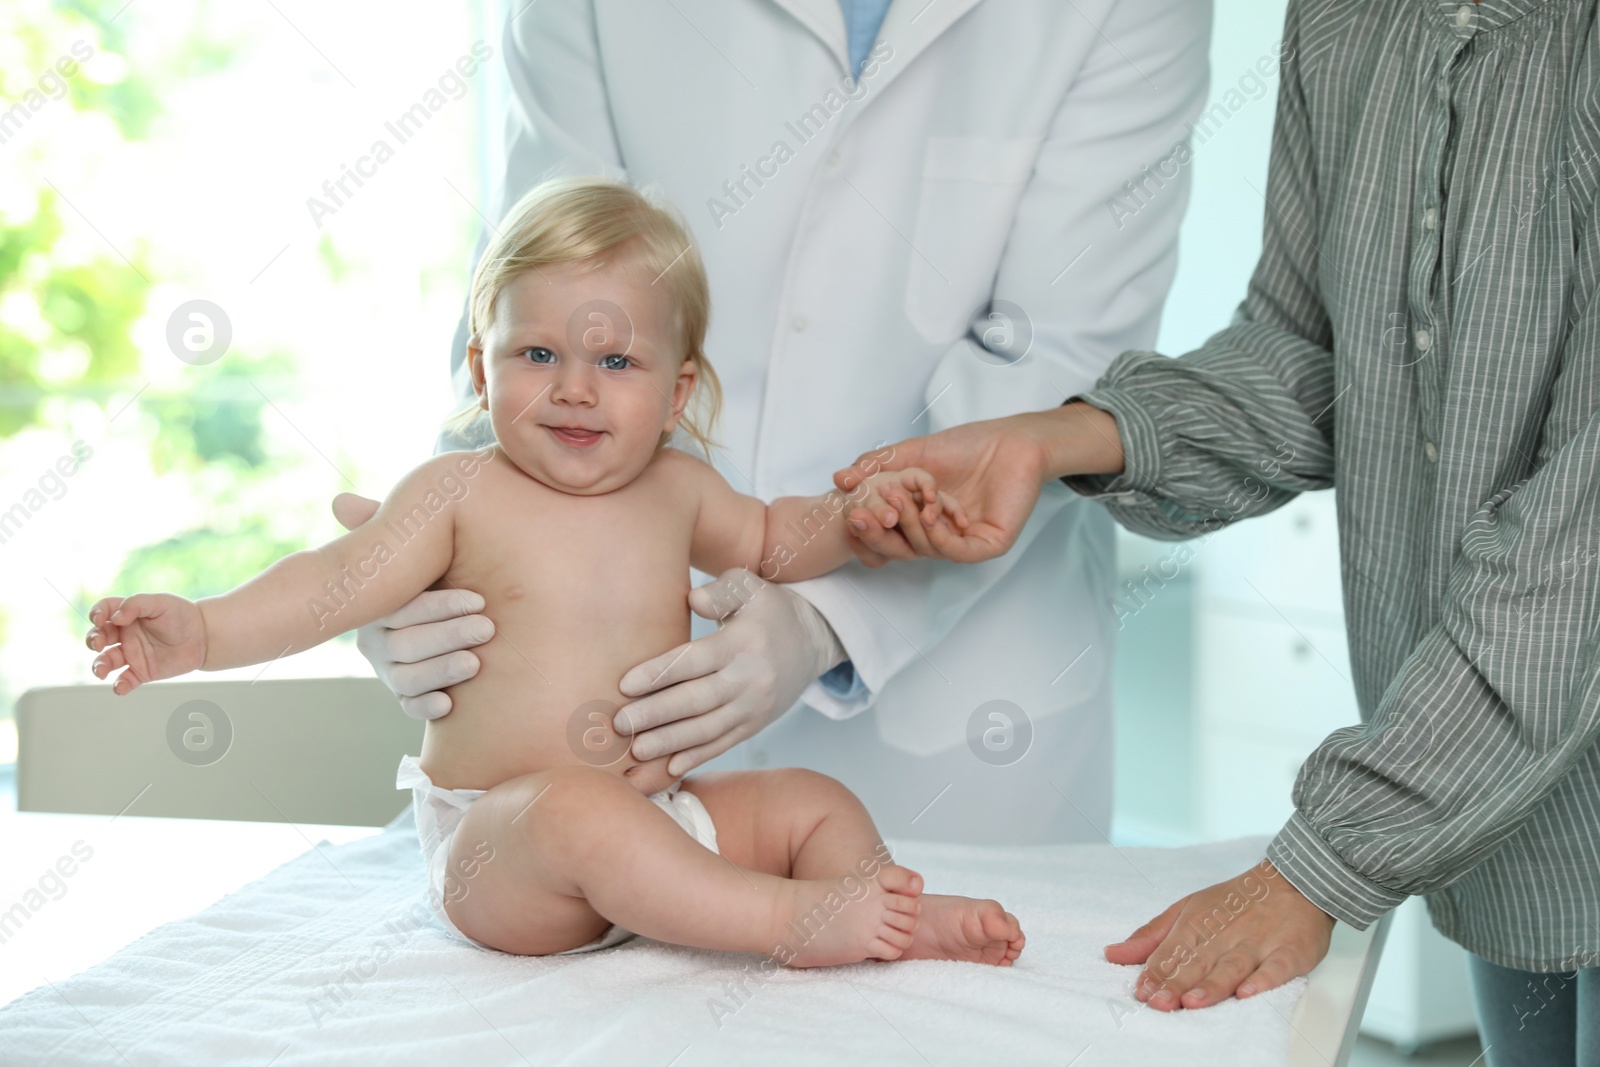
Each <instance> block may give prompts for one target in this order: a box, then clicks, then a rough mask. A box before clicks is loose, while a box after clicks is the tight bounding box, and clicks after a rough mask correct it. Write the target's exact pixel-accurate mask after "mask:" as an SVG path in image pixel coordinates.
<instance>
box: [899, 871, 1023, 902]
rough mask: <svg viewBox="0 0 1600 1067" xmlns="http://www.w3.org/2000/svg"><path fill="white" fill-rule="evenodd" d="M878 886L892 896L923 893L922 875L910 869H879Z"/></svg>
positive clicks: (912, 895)
mask: <svg viewBox="0 0 1600 1067" xmlns="http://www.w3.org/2000/svg"><path fill="white" fill-rule="evenodd" d="M878 884H879V885H880V886H882V887H883V888H884V889H885V890H887V891H888V892H889V893H890V894H891V895H900V896H906V897H916V896H918V895H919V894H920V893H921V892H922V875H920V874H918V873H917V872H916V871H913V870H912V869H911V868H909V867H901V866H899V865H897V864H896V865H890V866H888V867H883V868H880V869H879V871H878ZM995 907H999V905H998V904H996V905H995Z"/></svg>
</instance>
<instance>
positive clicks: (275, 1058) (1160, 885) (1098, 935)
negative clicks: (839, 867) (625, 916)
mask: <svg viewBox="0 0 1600 1067" xmlns="http://www.w3.org/2000/svg"><path fill="white" fill-rule="evenodd" d="M1263 846H1264V841H1263V840H1262V839H1251V840H1245V841H1235V842H1226V843H1222V844H1216V845H1206V846H1200V847H1196V848H1190V849H1180V850H1165V849H1123V850H1120V851H1118V850H1115V849H1112V848H1110V847H1108V846H1062V847H1053V848H1029V849H1022V848H1017V849H977V848H970V847H962V846H941V845H928V844H924V843H916V842H910V843H904V844H902V845H899V846H897V847H896V849H895V851H896V855H897V857H898V858H899V860H900V861H901V862H903V863H905V864H907V865H910V866H913V867H915V868H916V869H918V870H920V871H921V872H922V873H923V874H924V875H925V876H926V877H927V883H928V886H929V888H930V890H933V891H938V892H956V893H967V894H970V895H974V896H993V897H996V898H997V899H999V900H1001V901H1002V902H1003V903H1005V905H1006V906H1007V907H1008V908H1009V909H1010V910H1012V911H1013V912H1015V913H1016V914H1017V916H1018V917H1019V918H1020V919H1021V921H1022V924H1023V928H1024V930H1025V931H1026V933H1027V935H1028V946H1027V949H1026V950H1025V951H1024V953H1023V955H1022V958H1021V960H1019V961H1018V963H1017V965H1016V966H1015V967H1014V968H1011V969H1000V968H993V967H981V966H978V965H974V964H956V963H939V962H929V961H917V962H909V963H870V964H856V965H853V966H849V967H840V968H834V969H830V970H815V971H803V972H802V971H782V972H780V973H779V974H777V976H776V977H774V978H771V979H770V980H765V981H763V980H761V978H760V977H759V974H760V972H759V970H758V968H757V964H758V963H759V961H760V957H758V956H753V955H751V956H746V955H736V954H724V953H711V952H702V951H697V950H691V949H685V948H678V947H675V946H670V945H663V944H660V943H657V942H651V941H646V940H644V939H639V940H636V941H633V942H630V943H628V944H625V945H623V946H621V947H619V948H615V949H610V950H607V951H604V952H600V953H596V954H593V955H588V956H567V957H559V958H548V959H529V958H518V957H512V956H506V955H502V954H499V953H487V952H483V951H481V950H477V949H473V948H471V947H469V946H464V945H461V944H460V943H459V942H456V941H453V940H450V939H449V938H448V937H447V936H446V935H445V933H444V932H443V930H441V929H440V928H439V927H438V926H437V925H436V924H435V922H434V920H433V919H432V917H431V915H430V914H429V913H428V911H427V907H426V904H425V903H424V902H423V900H422V897H421V894H422V885H423V881H422V879H423V872H422V864H421V857H420V855H419V854H418V850H417V843H416V835H415V832H414V831H413V829H412V827H411V822H410V812H409V810H408V811H407V812H406V813H405V814H403V815H402V816H401V817H400V818H399V819H397V820H396V822H395V823H394V824H393V825H391V827H390V828H389V829H388V830H386V831H385V832H384V833H382V834H379V835H377V836H375V837H372V838H368V839H366V840H363V841H357V842H353V843H350V844H346V845H341V846H338V847H333V846H329V845H326V844H323V845H320V846H319V847H318V849H317V850H316V851H315V852H308V853H307V854H305V855H303V856H301V857H299V858H298V859H296V860H293V861H292V862H290V863H287V864H285V865H284V866H282V867H280V868H279V869H278V870H276V871H274V872H273V873H272V874H270V875H268V876H267V877H266V878H263V879H261V880H260V881H258V882H254V883H252V884H250V885H248V886H246V887H245V888H243V889H241V890H239V891H238V892H237V893H234V894H232V895H230V896H228V897H226V898H224V899H223V900H221V901H219V902H218V903H217V904H215V905H213V906H212V907H210V908H208V909H206V910H205V911H203V912H201V913H200V914H198V915H195V916H193V917H191V918H188V919H184V920H182V921H179V922H174V923H169V924H167V925H165V926H162V927H159V928H157V929H156V930H154V931H152V932H151V933H150V934H148V935H147V936H145V937H143V938H141V939H140V940H138V941H136V942H135V943H133V944H132V945H129V946H128V947H127V948H125V949H123V950H122V951H121V952H118V953H117V954H116V955H114V956H112V957H111V958H110V959H108V960H106V961H105V962H104V963H102V964H100V965H99V966H96V967H93V968H91V969H89V970H88V971H85V972H83V973H82V974H79V975H77V976H75V977H73V978H71V979H69V980H67V981H63V982H57V983H56V984H55V985H54V986H46V987H42V988H40V989H36V990H34V991H32V992H30V993H28V994H27V995H25V996H23V997H21V998H20V999H18V1000H16V1001H15V1002H13V1003H12V1004H10V1005H8V1006H6V1007H4V1008H0V1060H3V1061H4V1062H6V1063H26V1064H34V1063H46V1062H49V1063H63V1064H119V1065H133V1067H139V1065H144V1064H170V1063H256V1064H262V1065H266V1064H268V1063H271V1064H272V1067H295V1065H300V1064H313V1063H328V1062H332V1061H335V1060H341V1061H347V1062H362V1063H392V1064H412V1063H415V1064H430V1065H431V1064H438V1063H471V1064H474V1065H475V1067H479V1065H488V1064H501V1063H505V1064H519V1063H529V1064H545V1063H556V1062H561V1063H570V1064H597V1065H607V1067H610V1065H631V1064H638V1065H641V1067H668V1065H674V1067H690V1065H702V1064H749V1063H761V1064H763V1065H773V1067H781V1065H786V1064H812V1063H871V1064H911V1065H922V1064H928V1065H943V1064H952V1065H954V1064H973V1063H996V1064H1000V1063H1004V1064H1012V1063H1019V1064H1021V1063H1039V1064H1051V1065H1055V1067H1062V1065H1067V1064H1075V1065H1078V1067H1114V1065H1120V1064H1129V1065H1135V1064H1137V1065H1144V1064H1151V1063H1177V1062H1185V1063H1193V1064H1202V1065H1203V1064H1219V1065H1220V1064H1228V1065H1230V1067H1231V1065H1240V1067H1251V1065H1257V1064H1259V1065H1263V1067H1266V1065H1270V1067H1281V1065H1282V1064H1283V1063H1284V1061H1285V1057H1286V1054H1287V1049H1288V1038H1289V1022H1288V1020H1289V1016H1290V1013H1291V1012H1292V1010H1293V1008H1294V1004H1295V1001H1296V1000H1297V999H1298V997H1299V996H1300V992H1301V990H1302V989H1303V988H1304V980H1303V979H1301V980H1297V981H1296V982H1294V983H1292V984H1291V985H1290V986H1287V987H1285V988H1283V989H1280V990H1275V991H1273V992H1272V993H1268V994H1265V995H1263V996H1260V997H1257V998H1255V999H1253V1000H1250V1001H1244V1002H1238V1001H1229V1002H1227V1003H1224V1004H1222V1005H1219V1006H1218V1007H1216V1008H1212V1009H1209V1010H1206V1011H1200V1012H1180V1013H1177V1014H1174V1015H1166V1016H1163V1015H1160V1014H1158V1013H1156V1012H1153V1011H1149V1010H1146V1009H1144V1008H1143V1007H1142V1006H1141V1005H1140V1004H1138V1002H1137V1001H1135V1000H1133V999H1132V996H1131V989H1132V985H1133V979H1134V976H1135V974H1136V973H1137V970H1136V969H1135V968H1131V967H1115V966H1112V965H1111V964H1108V963H1106V962H1105V961H1104V960H1103V959H1102V957H1101V955H1100V949H1101V946H1102V945H1103V944H1105V943H1106V942H1107V941H1110V940H1113V939H1114V938H1116V937H1119V936H1122V935H1124V934H1126V933H1127V932H1128V931H1129V930H1131V929H1132V928H1133V927H1134V926H1136V925H1137V924H1138V923H1140V922H1143V921H1144V920H1146V919H1147V918H1149V917H1150V916H1151V915H1154V914H1155V913H1156V912H1157V911H1159V910H1160V909H1161V908H1162V907H1164V906H1166V905H1167V904H1168V903H1170V902H1171V901H1172V900H1173V899H1175V897H1176V896H1177V895H1179V894H1181V893H1184V892H1188V891H1190V890H1192V889H1196V888H1199V887H1200V886H1202V885H1206V884H1209V883H1211V882H1213V881H1216V880H1218V879H1220V878H1222V877H1225V876H1227V875H1229V874H1235V873H1238V872H1239V871H1240V870H1242V869H1244V867H1245V866H1246V865H1248V864H1250V863H1252V862H1255V861H1256V860H1257V859H1259V858H1260V856H1261V853H1262V848H1263ZM194 862H196V863H204V862H205V859H204V857H203V856H197V857H195V860H194ZM175 876H181V872H175ZM750 976H755V977H750ZM742 977H743V978H744V981H745V985H744V988H743V989H742V990H741V989H740V988H739V986H738V984H737V983H738V982H739V981H740V979H741V978H742Z"/></svg>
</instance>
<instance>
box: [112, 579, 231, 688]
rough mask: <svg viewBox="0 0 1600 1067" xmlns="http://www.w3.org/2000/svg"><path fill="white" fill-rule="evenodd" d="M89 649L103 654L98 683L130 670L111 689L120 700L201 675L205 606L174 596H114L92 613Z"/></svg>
mask: <svg viewBox="0 0 1600 1067" xmlns="http://www.w3.org/2000/svg"><path fill="white" fill-rule="evenodd" d="M89 622H90V623H92V624H93V625H94V629H92V630H90V631H89V635H88V637H87V638H86V639H85V642H84V643H85V644H87V645H88V646H89V648H90V649H91V650H92V651H95V652H98V653H100V654H99V655H98V656H96V657H95V660H94V663H93V665H92V666H91V668H90V669H91V670H93V671H94V676H95V677H96V678H106V677H108V676H109V675H110V674H111V672H112V671H115V670H119V669H121V668H123V667H126V668H128V669H127V670H125V671H123V672H122V674H120V675H119V676H118V677H117V680H116V682H115V683H113V685H112V689H114V690H115V691H116V693H117V695H118V696H122V695H124V694H126V693H131V692H133V691H134V690H135V689H137V688H139V686H141V685H143V684H144V683H145V682H155V681H159V680H160V679H162V678H175V677H177V676H178V675H180V674H187V673H189V672H190V671H194V670H199V669H200V666H201V665H202V664H203V663H205V661H206V627H205V620H204V619H203V618H202V617H201V615H200V605H198V604H196V603H195V602H194V601H192V600H185V599H183V597H181V596H173V595H172V594H170V593H139V594H137V595H135V596H130V597H117V596H110V597H106V598H105V599H104V600H102V601H100V602H99V603H97V604H96V605H95V606H94V607H92V608H90V609H89Z"/></svg>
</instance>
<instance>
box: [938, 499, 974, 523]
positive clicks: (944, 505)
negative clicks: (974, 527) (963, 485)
mask: <svg viewBox="0 0 1600 1067" xmlns="http://www.w3.org/2000/svg"><path fill="white" fill-rule="evenodd" d="M939 507H940V508H941V510H943V511H944V513H945V514H946V515H949V516H950V521H951V522H953V523H955V525H956V529H958V530H965V529H966V528H967V526H968V525H969V523H968V521H967V513H966V512H965V511H964V510H962V507H961V501H959V500H957V499H956V498H955V497H953V496H951V495H950V494H949V493H946V492H943V491H940V493H939Z"/></svg>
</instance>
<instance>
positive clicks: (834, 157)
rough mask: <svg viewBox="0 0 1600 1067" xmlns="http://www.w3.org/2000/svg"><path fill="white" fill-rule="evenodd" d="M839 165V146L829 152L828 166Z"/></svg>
mask: <svg viewBox="0 0 1600 1067" xmlns="http://www.w3.org/2000/svg"><path fill="white" fill-rule="evenodd" d="M838 165H839V150H838V149H837V148H835V149H834V150H833V151H831V152H829V153H828V166H830V167H837V166H838Z"/></svg>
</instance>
